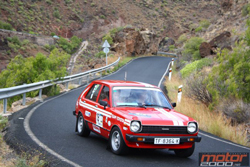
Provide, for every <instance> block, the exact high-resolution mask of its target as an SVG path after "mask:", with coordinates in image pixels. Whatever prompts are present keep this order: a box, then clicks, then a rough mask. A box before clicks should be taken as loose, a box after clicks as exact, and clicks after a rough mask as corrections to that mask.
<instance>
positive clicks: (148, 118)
mask: <svg viewBox="0 0 250 167" xmlns="http://www.w3.org/2000/svg"><path fill="white" fill-rule="evenodd" d="M116 111H118V112H120V113H121V114H122V115H123V116H124V117H125V118H126V119H128V120H139V121H141V123H142V125H167V126H187V124H188V122H190V121H194V120H193V119H192V118H190V117H188V116H185V115H183V114H181V113H178V112H176V111H175V110H173V109H172V110H168V109H163V108H147V109H145V108H138V107H136V108H126V109H124V108H120V109H118V108H117V109H116Z"/></svg>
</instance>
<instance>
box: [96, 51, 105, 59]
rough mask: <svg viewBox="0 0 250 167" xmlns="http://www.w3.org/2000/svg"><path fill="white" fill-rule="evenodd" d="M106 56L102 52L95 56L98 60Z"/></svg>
mask: <svg viewBox="0 0 250 167" xmlns="http://www.w3.org/2000/svg"><path fill="white" fill-rule="evenodd" d="M104 56H106V53H104V52H103V51H100V52H99V53H97V54H95V57H97V58H102V57H104Z"/></svg>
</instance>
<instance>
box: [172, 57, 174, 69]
mask: <svg viewBox="0 0 250 167" xmlns="http://www.w3.org/2000/svg"><path fill="white" fill-rule="evenodd" d="M173 66H174V58H172V67H173Z"/></svg>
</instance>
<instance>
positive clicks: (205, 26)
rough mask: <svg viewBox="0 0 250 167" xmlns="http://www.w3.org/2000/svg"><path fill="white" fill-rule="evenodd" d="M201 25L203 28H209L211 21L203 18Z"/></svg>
mask: <svg viewBox="0 0 250 167" xmlns="http://www.w3.org/2000/svg"><path fill="white" fill-rule="evenodd" d="M200 26H201V27H203V28H208V27H209V26H210V22H209V21H208V20H201V21H200Z"/></svg>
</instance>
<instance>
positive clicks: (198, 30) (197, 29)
mask: <svg viewBox="0 0 250 167" xmlns="http://www.w3.org/2000/svg"><path fill="white" fill-rule="evenodd" d="M194 31H195V32H200V31H202V27H201V26H200V27H197V28H196V29H195V30H194Z"/></svg>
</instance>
